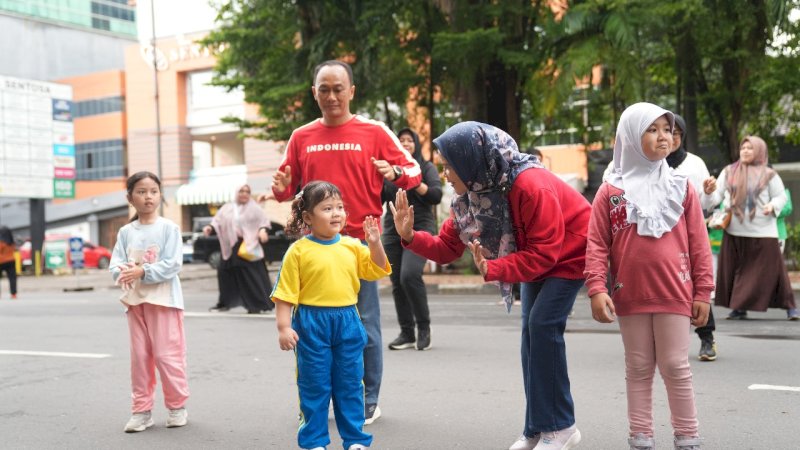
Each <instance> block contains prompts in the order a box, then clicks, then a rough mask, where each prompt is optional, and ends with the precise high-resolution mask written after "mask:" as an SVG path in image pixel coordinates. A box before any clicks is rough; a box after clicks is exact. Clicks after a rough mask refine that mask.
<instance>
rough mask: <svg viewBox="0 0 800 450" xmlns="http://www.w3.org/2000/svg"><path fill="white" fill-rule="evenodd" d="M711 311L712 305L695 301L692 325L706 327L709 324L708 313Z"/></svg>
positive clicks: (693, 303)
mask: <svg viewBox="0 0 800 450" xmlns="http://www.w3.org/2000/svg"><path fill="white" fill-rule="evenodd" d="M709 310H711V304H710V303H707V302H701V301H698V300H695V301H694V302H692V325H694V326H696V327H704V326H705V325H706V323H707V322H708V312H709Z"/></svg>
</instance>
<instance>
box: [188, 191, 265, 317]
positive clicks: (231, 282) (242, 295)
mask: <svg viewBox="0 0 800 450" xmlns="http://www.w3.org/2000/svg"><path fill="white" fill-rule="evenodd" d="M250 192H251V189H250V186H249V185H247V184H245V185H243V186H241V187H240V188H239V190H238V191H237V193H236V201H234V202H229V203H226V204H225V205H223V206H222V208H220V210H219V211H218V212H217V214H216V215H215V216H214V220H212V221H211V225H206V226H205V227H204V228H203V234H205V235H206V236H210V235H211V234H216V235H217V237H218V238H219V249H220V253H221V254H222V261H221V262H220V265H219V267H218V268H217V282H218V284H219V300H218V301H217V304H216V306H214V307H212V308H210V311H227V310H229V309H231V308H233V307H234V306H238V305H239V304H242V305H243V306H244V307H245V309H247V312H248V313H250V314H263V313H267V312H270V311H272V309H273V308H274V305H273V303H272V302H271V301H270V300H269V294H270V291H272V283H271V282H270V279H269V274H268V272H267V267H266V265H264V249H263V248H262V247H261V245H262V244H264V243H266V242H267V240H268V239H269V237H268V235H267V230H269V228H270V222H269V219H268V218H267V215H266V214H265V213H264V210H263V209H261V207H260V206H258V204H257V203H256V202H255V201H254V200H253V199H252V198H251V197H250Z"/></svg>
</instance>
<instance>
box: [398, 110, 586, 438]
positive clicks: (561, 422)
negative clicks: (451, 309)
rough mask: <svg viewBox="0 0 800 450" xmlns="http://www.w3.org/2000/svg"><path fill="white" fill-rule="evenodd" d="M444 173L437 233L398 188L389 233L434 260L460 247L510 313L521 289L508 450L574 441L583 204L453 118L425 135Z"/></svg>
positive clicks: (497, 137) (509, 149) (503, 136)
mask: <svg viewBox="0 0 800 450" xmlns="http://www.w3.org/2000/svg"><path fill="white" fill-rule="evenodd" d="M433 144H434V145H435V146H436V148H437V149H438V150H439V154H440V156H441V159H442V163H443V167H444V176H445V177H446V178H447V180H448V181H449V182H450V183H451V184H452V185H453V188H454V189H455V192H456V197H454V199H453V201H452V204H451V214H450V218H448V219H447V220H445V221H444V223H443V224H442V227H441V229H440V230H439V235H438V236H433V235H431V234H430V233H428V232H425V231H414V229H413V227H412V225H413V223H414V209H413V207H409V205H408V199H407V197H406V193H405V192H404V191H399V192H398V194H397V197H396V199H395V203H394V204H393V205H390V207H391V208H392V211H393V212H394V221H395V228H396V229H397V232H398V234H399V235H400V237H401V238H402V239H403V245H404V246H406V247H407V248H408V249H410V250H411V251H413V252H415V253H417V254H420V255H422V256H424V257H426V258H428V259H431V260H434V261H436V262H437V263H440V264H447V263H450V262H452V261H453V260H455V259H457V258H458V257H460V256H461V254H462V253H463V252H464V250H465V249H466V248H467V247H469V248H470V250H471V251H472V253H473V258H474V261H475V264H476V266H477V267H478V269H479V270H480V273H481V275H483V277H484V280H486V281H492V282H496V283H499V284H500V286H501V294H502V296H503V298H504V299H505V301H506V305H507V306H508V308H509V310H510V308H511V301H512V299H511V284H512V283H522V286H521V295H522V373H523V379H524V383H525V395H526V411H525V420H524V426H523V430H522V435H521V436H520V437H519V438H518V439H517V440H516V441H515V442H514V443H513V444H512V445H511V447H510V449H511V450H524V449H532V448H534V447H535V446H536V445H537V443H539V442H540V441H541V442H542V443H543V445H557V447H554V448H562V447H564V448H572V446H574V445H576V444H577V443H578V441H580V432H579V431H578V429H577V427H576V426H575V414H574V405H573V402H572V395H571V394H570V388H569V375H568V373H567V358H566V346H565V344H564V328H565V327H566V322H567V316H568V315H569V312H570V310H571V309H572V305H573V304H574V302H575V296H576V295H577V293H578V290H579V289H580V288H581V286H582V285H583V268H584V258H585V252H586V232H587V228H588V224H589V212H590V207H589V203H588V202H587V201H586V200H585V199H584V198H583V197H582V196H581V195H580V194H579V193H578V192H577V191H575V190H574V189H573V188H571V187H570V186H569V185H567V184H566V183H565V182H563V181H562V180H561V179H560V178H558V177H557V176H555V175H553V174H552V173H550V172H549V171H547V170H546V169H544V168H542V165H541V163H540V162H539V160H538V158H536V157H534V156H532V155H526V154H522V153H520V152H519V150H518V149H517V144H516V142H514V139H512V138H511V136H509V135H508V134H507V133H505V132H504V131H503V130H500V129H498V128H495V127H493V126H491V125H487V124H484V123H479V122H462V123H459V124H457V125H455V126H453V127H451V128H450V129H448V130H447V131H445V132H444V133H443V134H442V135H441V136H439V137H438V138H436V139H434V141H433Z"/></svg>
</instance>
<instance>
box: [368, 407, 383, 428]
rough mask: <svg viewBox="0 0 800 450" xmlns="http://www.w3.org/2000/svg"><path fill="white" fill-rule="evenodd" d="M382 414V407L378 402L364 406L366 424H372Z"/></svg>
mask: <svg viewBox="0 0 800 450" xmlns="http://www.w3.org/2000/svg"><path fill="white" fill-rule="evenodd" d="M380 416H381V409H380V408H378V405H376V404H368V405H367V406H366V408H364V425H372V422H375V421H376V420H377V419H378V417H380Z"/></svg>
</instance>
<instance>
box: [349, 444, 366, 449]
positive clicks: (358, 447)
mask: <svg viewBox="0 0 800 450" xmlns="http://www.w3.org/2000/svg"><path fill="white" fill-rule="evenodd" d="M367 448H369V447H364V446H363V445H361V444H353V445H351V446H350V447H347V450H364V449H367Z"/></svg>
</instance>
